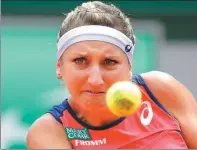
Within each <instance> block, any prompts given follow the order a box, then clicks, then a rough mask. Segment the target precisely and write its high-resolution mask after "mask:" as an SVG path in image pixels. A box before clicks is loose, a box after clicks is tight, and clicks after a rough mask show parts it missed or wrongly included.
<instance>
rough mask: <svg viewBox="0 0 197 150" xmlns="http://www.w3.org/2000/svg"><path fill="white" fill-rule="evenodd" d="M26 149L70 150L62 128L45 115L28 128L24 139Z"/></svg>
mask: <svg viewBox="0 0 197 150" xmlns="http://www.w3.org/2000/svg"><path fill="white" fill-rule="evenodd" d="M26 142H27V147H28V149H70V148H71V146H70V144H69V142H68V140H67V138H66V135H65V132H64V128H63V126H62V125H61V124H60V123H59V122H57V121H56V120H55V119H54V118H53V117H52V116H51V115H50V114H45V115H44V116H42V117H41V118H39V119H38V120H36V121H35V122H34V124H33V125H32V126H31V127H30V129H29V131H28V134H27V137H26Z"/></svg>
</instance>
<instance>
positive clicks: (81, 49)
mask: <svg viewBox="0 0 197 150" xmlns="http://www.w3.org/2000/svg"><path fill="white" fill-rule="evenodd" d="M85 52H87V53H88V52H97V53H98V54H107V55H119V56H121V55H125V54H124V52H123V51H122V50H121V49H120V48H119V47H117V46H115V45H113V44H111V43H107V42H103V41H81V42H78V43H75V44H73V45H71V46H70V47H69V48H67V50H65V53H69V54H77V53H79V54H80V53H85Z"/></svg>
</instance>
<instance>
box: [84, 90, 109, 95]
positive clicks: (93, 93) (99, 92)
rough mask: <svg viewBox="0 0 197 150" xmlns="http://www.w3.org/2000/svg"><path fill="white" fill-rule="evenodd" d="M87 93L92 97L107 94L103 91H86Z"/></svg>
mask: <svg viewBox="0 0 197 150" xmlns="http://www.w3.org/2000/svg"><path fill="white" fill-rule="evenodd" d="M84 92H85V93H87V94H90V95H103V94H105V92H103V91H89V90H87V91H84Z"/></svg>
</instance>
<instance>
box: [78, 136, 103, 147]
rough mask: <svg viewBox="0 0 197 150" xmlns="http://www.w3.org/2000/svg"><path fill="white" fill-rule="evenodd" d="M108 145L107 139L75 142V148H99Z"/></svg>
mask: <svg viewBox="0 0 197 150" xmlns="http://www.w3.org/2000/svg"><path fill="white" fill-rule="evenodd" d="M106 143H107V140H106V138H103V139H100V140H86V141H85V140H75V146H79V145H83V146H99V145H104V144H106Z"/></svg>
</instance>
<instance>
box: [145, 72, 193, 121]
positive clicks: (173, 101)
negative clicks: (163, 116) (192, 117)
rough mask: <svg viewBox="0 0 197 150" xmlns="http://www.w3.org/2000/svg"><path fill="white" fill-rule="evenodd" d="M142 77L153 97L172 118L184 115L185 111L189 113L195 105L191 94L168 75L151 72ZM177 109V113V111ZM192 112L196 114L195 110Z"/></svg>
mask: <svg viewBox="0 0 197 150" xmlns="http://www.w3.org/2000/svg"><path fill="white" fill-rule="evenodd" d="M142 77H143V79H144V81H145V82H146V84H147V86H148V87H149V88H150V89H151V91H152V93H153V94H154V95H155V97H156V98H157V99H158V100H159V101H160V102H161V104H163V105H164V106H165V107H166V108H167V110H168V111H169V112H170V113H171V114H172V115H174V117H178V116H179V115H180V114H181V113H185V111H186V110H187V109H188V110H187V111H189V110H190V111H191V106H192V105H193V106H194V105H196V101H195V100H194V97H193V96H192V93H191V92H190V91H189V90H188V89H187V88H186V87H185V86H184V85H183V84H182V83H181V82H179V81H178V80H176V78H174V77H173V76H171V75H170V74H168V73H164V72H160V71H151V72H147V73H143V74H142ZM186 104H187V105H186ZM180 108H182V109H180ZM177 109H178V110H179V111H177ZM181 111H182V112H181ZM194 112H196V110H194Z"/></svg>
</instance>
